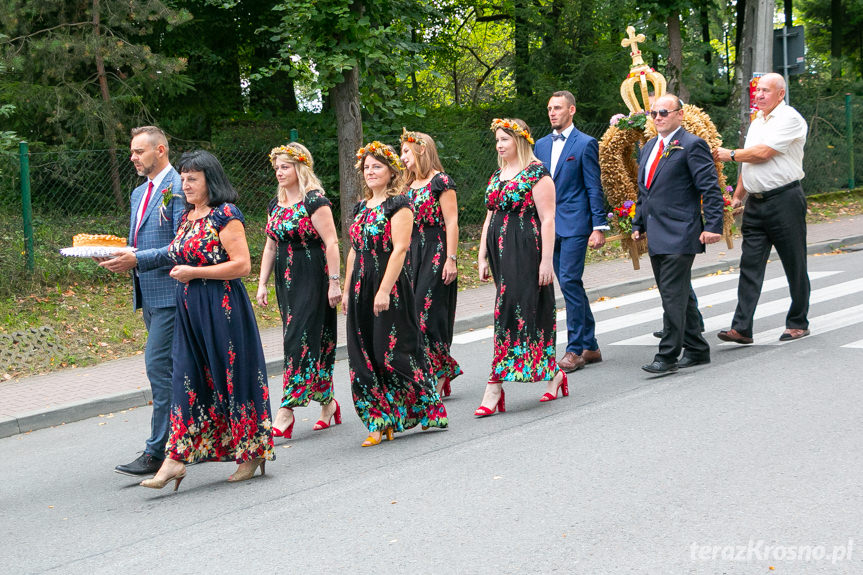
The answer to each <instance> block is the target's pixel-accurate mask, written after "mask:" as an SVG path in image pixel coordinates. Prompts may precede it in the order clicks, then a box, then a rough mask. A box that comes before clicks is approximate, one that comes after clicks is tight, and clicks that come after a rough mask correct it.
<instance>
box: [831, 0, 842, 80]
mask: <svg viewBox="0 0 863 575" xmlns="http://www.w3.org/2000/svg"><path fill="white" fill-rule="evenodd" d="M830 70H831V72H832V76H833V77H834V78H839V76H841V75H842V2H841V0H830Z"/></svg>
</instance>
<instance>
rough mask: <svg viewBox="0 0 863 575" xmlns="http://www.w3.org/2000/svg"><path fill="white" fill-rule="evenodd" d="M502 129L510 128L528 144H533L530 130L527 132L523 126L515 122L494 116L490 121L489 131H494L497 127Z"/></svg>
mask: <svg viewBox="0 0 863 575" xmlns="http://www.w3.org/2000/svg"><path fill="white" fill-rule="evenodd" d="M501 128H502V129H504V130H512V131H513V132H515V133H516V134H518V135H519V136H521V137H522V138H524V139H525V140H527V143H528V144H530V145H533V138H531V137H530V132H528V131H527V130H526V129H525V128H522V127H521V126H519V125H518V124H517V123H516V122H511V121H509V120H501V119H500V118H495V119H494V120H492V121H491V131H492V132H494V131H495V130H498V129H501Z"/></svg>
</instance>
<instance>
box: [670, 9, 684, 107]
mask: <svg viewBox="0 0 863 575" xmlns="http://www.w3.org/2000/svg"><path fill="white" fill-rule="evenodd" d="M666 24H667V26H668V70H667V71H668V91H669V92H671V93H673V94H677V96H678V97H679V98H680V99H681V100H683V101H684V102H689V90H688V89H687V88H686V86H685V85H684V84H683V79H682V76H683V38H682V37H681V35H680V14H679V13H678V12H677V11H676V10H675V11H673V12H672V13H671V14H669V15H668V19H667V20H666Z"/></svg>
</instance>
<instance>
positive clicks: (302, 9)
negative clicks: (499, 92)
mask: <svg viewBox="0 0 863 575" xmlns="http://www.w3.org/2000/svg"><path fill="white" fill-rule="evenodd" d="M273 10H274V11H276V12H279V13H281V15H282V16H281V21H280V22H279V23H278V24H277V25H275V26H271V27H269V28H268V29H267V30H268V32H269V34H270V36H269V40H270V41H271V42H275V43H277V44H278V45H279V46H280V50H279V55H278V58H273V59H272V60H271V65H270V66H269V67H267V68H266V69H262V70H261V71H260V72H261V73H260V75H261V76H266V75H268V74H270V73H272V72H274V71H285V72H287V73H288V74H289V75H291V76H292V77H294V78H297V77H299V76H300V71H301V69H302V68H301V67H298V66H296V65H294V64H293V62H294V60H299V61H300V62H303V63H306V64H307V65H308V66H309V67H310V68H313V78H312V79H311V83H312V84H313V86H314V87H315V88H316V89H319V90H320V91H321V93H322V94H324V95H326V94H327V93H328V92H329V90H330V89H332V88H333V87H335V86H336V85H338V84H340V83H341V82H342V81H343V79H344V78H343V73H344V72H345V71H346V70H352V69H357V70H358V71H359V73H360V91H361V97H362V105H363V108H364V109H365V110H366V111H367V112H368V113H369V114H374V113H377V114H383V115H386V116H389V117H394V116H398V115H401V114H404V113H417V112H419V111H420V108H419V107H418V106H415V105H412V104H411V103H410V102H408V101H404V100H402V99H400V98H399V97H397V96H398V94H397V93H396V86H397V83H398V82H399V81H400V80H403V79H405V78H407V77H408V76H409V75H410V74H411V72H413V71H415V70H417V69H420V68H422V67H423V66H424V63H423V61H422V60H421V59H420V58H419V57H418V52H419V51H420V48H421V46H420V45H419V44H418V43H417V42H415V41H413V40H412V38H411V31H412V30H414V29H416V28H417V27H418V26H419V24H420V23H422V22H426V21H429V20H434V19H436V18H437V16H438V11H437V10H436V8H435V7H434V4H433V3H432V2H429V1H427V0H423V1H415V0H369V1H365V2H360V1H356V2H355V1H353V0H318V1H316V2H309V1H308V0H283V1H282V2H280V3H277V4H276V5H275V6H274V7H273ZM306 80H307V81H308V80H309V78H308V76H307V77H306Z"/></svg>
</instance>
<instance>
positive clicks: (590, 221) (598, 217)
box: [534, 127, 606, 237]
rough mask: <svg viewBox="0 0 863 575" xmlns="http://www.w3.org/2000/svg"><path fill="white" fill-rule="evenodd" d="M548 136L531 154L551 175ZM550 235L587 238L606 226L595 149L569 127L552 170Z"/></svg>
mask: <svg viewBox="0 0 863 575" xmlns="http://www.w3.org/2000/svg"><path fill="white" fill-rule="evenodd" d="M551 142H552V140H551V135H547V136H543V137H542V138H540V139H539V140H537V142H536V145H535V146H534V153H535V154H536V157H537V158H538V159H539V161H540V162H542V163H543V165H544V166H545V167H546V168H547V169H548V171H549V172H551V165H550V164H551ZM552 179H553V180H554V189H555V198H556V209H555V215H554V232H555V234H556V235H558V236H561V237H572V236H587V235H590V233H591V232H592V231H593V228H594V227H597V226H604V225H606V215H605V214H606V212H605V196H604V194H603V193H602V183H601V182H600V179H599V145H598V144H597V143H596V139H595V138H591V137H590V136H588V135H587V134H585V133H583V132H580V131H579V130H578V128H575V127H573V128H572V132H570V134H569V137H568V138H567V139H566V141H565V142H564V143H563V150H562V151H561V153H560V158H558V161H557V166H556V167H555V170H554V177H553V178H552Z"/></svg>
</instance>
